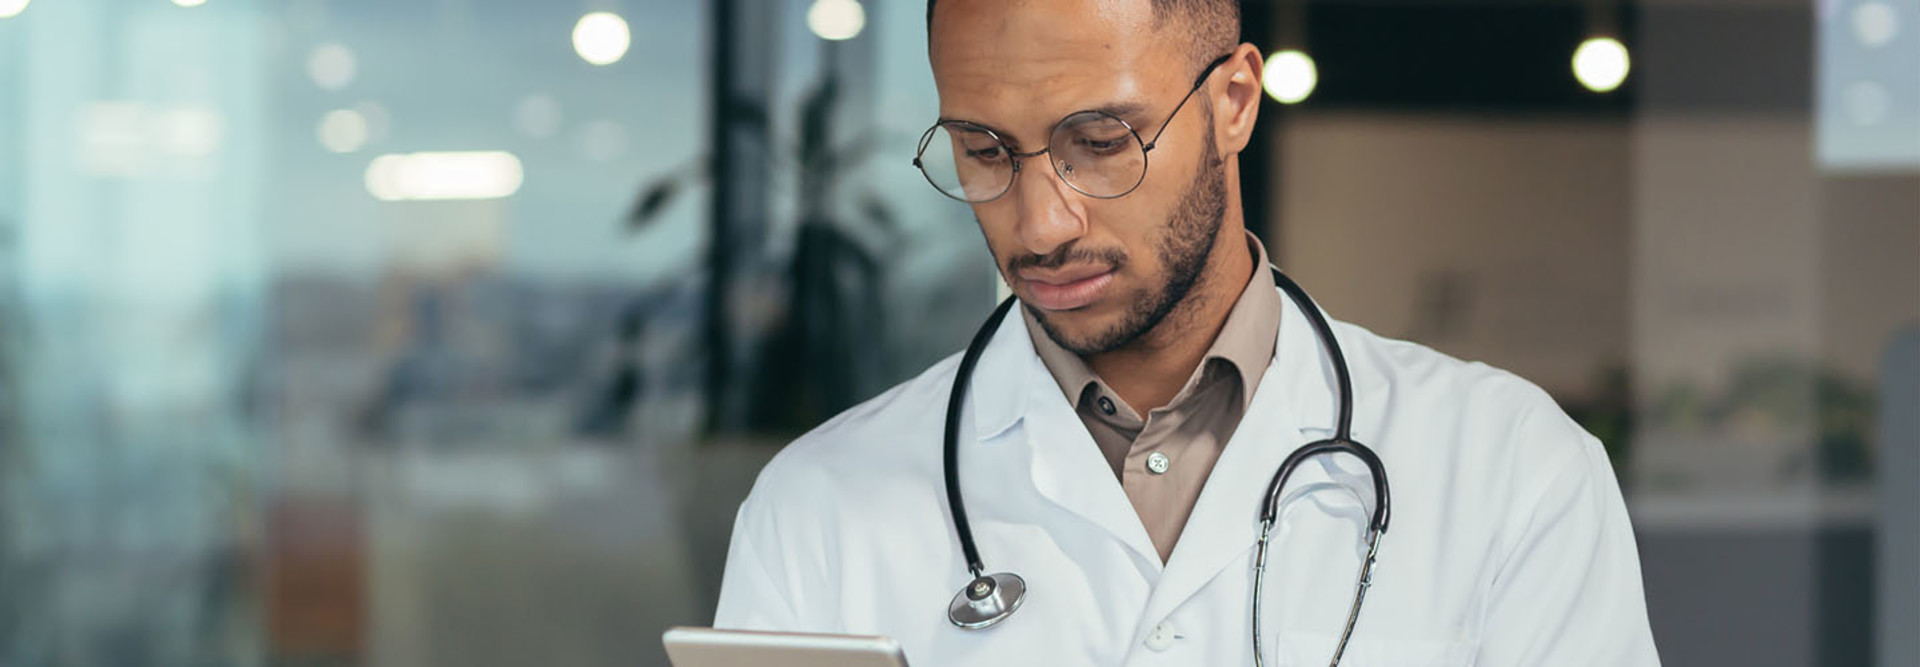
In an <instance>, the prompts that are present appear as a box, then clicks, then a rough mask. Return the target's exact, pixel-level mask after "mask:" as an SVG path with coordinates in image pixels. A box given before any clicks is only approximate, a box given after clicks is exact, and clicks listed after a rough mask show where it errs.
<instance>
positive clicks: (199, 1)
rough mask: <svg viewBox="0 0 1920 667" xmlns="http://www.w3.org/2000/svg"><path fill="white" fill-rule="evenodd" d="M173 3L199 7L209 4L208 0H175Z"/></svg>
mask: <svg viewBox="0 0 1920 667" xmlns="http://www.w3.org/2000/svg"><path fill="white" fill-rule="evenodd" d="M173 4H176V5H179V6H181V7H199V6H200V5H204V4H207V0H173Z"/></svg>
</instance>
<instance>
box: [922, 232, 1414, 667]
mask: <svg viewBox="0 0 1920 667" xmlns="http://www.w3.org/2000/svg"><path fill="white" fill-rule="evenodd" d="M1268 268H1269V269H1270V270H1271V271H1272V273H1273V280H1274V284H1276V285H1278V286H1279V287H1280V289H1282V290H1284V291H1285V292H1286V293H1287V295H1288V296H1289V297H1290V298H1292V299H1293V301H1294V302H1295V303H1296V304H1298V305H1299V307H1300V310H1301V312H1303V313H1305V314H1306V316H1307V321H1308V323H1309V324H1310V325H1311V326H1312V327H1313V330H1314V334H1315V336H1316V337H1317V338H1319V340H1320V342H1321V347H1323V348H1324V349H1325V350H1326V353H1327V356H1328V358H1329V360H1330V361H1332V362H1333V364H1332V365H1333V371H1334V379H1335V384H1336V385H1337V391H1338V392H1339V396H1340V400H1339V402H1338V403H1339V411H1338V417H1337V419H1336V421H1335V427H1334V434H1333V437H1332V438H1328V439H1325V440H1319V441H1315V442H1311V443H1308V444H1306V445H1302V446H1300V447H1298V448H1296V449H1295V450H1294V451H1293V452H1291V453H1290V454H1288V455H1287V458H1286V459H1285V460H1284V461H1282V462H1281V464H1280V468H1279V469H1278V470H1276V471H1275V472H1274V475H1273V480H1272V481H1271V482H1270V483H1268V485H1267V492H1266V494H1265V495H1264V496H1262V498H1261V501H1262V502H1261V506H1260V514H1259V525H1260V537H1259V542H1258V547H1257V550H1256V552H1255V556H1254V580H1253V586H1254V589H1253V610H1252V616H1253V618H1252V621H1253V659H1254V664H1255V665H1256V667H1258V666H1260V665H1263V664H1264V663H1265V660H1264V658H1263V656H1262V654H1261V652H1262V647H1261V641H1260V628H1261V627H1262V623H1261V613H1260V601H1261V598H1262V597H1263V596H1262V592H1263V590H1264V586H1265V580H1266V573H1267V554H1268V543H1269V542H1270V540H1271V538H1272V533H1273V527H1274V524H1275V523H1276V522H1277V520H1278V517H1279V501H1280V494H1281V492H1282V491H1284V489H1285V487H1286V484H1287V481H1288V480H1289V479H1290V478H1292V476H1293V472H1294V471H1295V470H1296V469H1298V468H1299V466H1300V464H1301V463H1303V462H1305V461H1306V460H1307V459H1309V458H1312V457H1315V456H1321V455H1327V454H1349V455H1352V456H1354V457H1356V458H1359V459H1360V460H1361V462H1362V463H1364V464H1366V466H1367V470H1368V472H1369V473H1370V476H1371V477H1372V478H1373V491H1374V499H1375V502H1374V509H1373V513H1372V515H1371V516H1370V517H1368V521H1367V534H1366V538H1367V556H1366V560H1365V561H1364V562H1362V563H1361V566H1360V576H1359V581H1358V582H1357V583H1356V584H1355V590H1354V597H1353V605H1352V607H1351V608H1350V609H1349V610H1348V612H1347V619H1346V624H1345V627H1344V629H1343V631H1342V632H1341V635H1340V642H1339V644H1338V645H1337V646H1336V647H1335V648H1334V654H1333V660H1332V662H1331V663H1330V664H1331V665H1338V664H1339V663H1340V658H1341V656H1342V655H1344V654H1345V653H1346V649H1347V643H1348V641H1349V640H1350V639H1351V638H1352V637H1353V630H1354V626H1355V624H1356V623H1357V622H1358V621H1359V618H1360V609H1361V607H1362V606H1363V604H1364V602H1365V600H1366V595H1367V590H1368V589H1369V588H1371V587H1372V585H1373V567H1374V563H1375V562H1376V560H1377V558H1378V555H1379V551H1380V538H1381V537H1382V536H1383V535H1384V534H1385V533H1386V531H1387V523H1388V521H1389V520H1390V519H1391V518H1392V509H1391V508H1392V501H1391V496H1390V494H1389V486H1388V484H1387V473H1386V466H1385V465H1384V464H1383V463H1382V462H1381V460H1380V457H1379V455H1377V454H1375V453H1374V451H1373V450H1372V449H1369V448H1368V447H1367V446H1366V445H1362V444H1360V443H1359V442H1356V441H1354V440H1353V378H1352V374H1351V372H1350V371H1349V369H1348V368H1347V359H1346V355H1345V354H1343V353H1342V352H1341V349H1340V342H1339V340H1337V339H1336V338H1335V337H1334V334H1333V327H1332V326H1331V325H1330V324H1328V322H1327V318H1326V315H1325V314H1323V313H1322V312H1321V311H1320V307H1319V306H1318V305H1317V304H1315V303H1314V301H1313V299H1312V297H1309V296H1308V295H1307V292H1306V290H1305V289H1302V288H1301V287H1300V285H1299V284H1298V283H1295V282H1294V281H1293V279H1292V278H1289V277H1287V275H1286V274H1284V273H1281V272H1280V270H1279V269H1278V268H1274V267H1271V266H1270V267H1268ZM1014 302H1015V298H1014V297H1007V298H1006V299H1005V300H1003V301H1001V302H1000V305H999V306H998V307H996V308H994V310H993V314H992V315H989V316H988V317H987V321H986V322H985V323H984V324H982V325H981V327H980V330H979V331H977V332H975V333H974V335H973V340H971V341H970V342H968V344H967V350H966V352H965V353H964V354H962V355H961V357H960V367H959V369H958V370H957V371H956V375H955V377H954V382H953V392H952V394H951V395H950V396H949V397H948V399H947V415H946V431H945V434H944V436H945V438H944V442H943V451H942V452H941V456H942V464H943V466H944V468H945V470H944V471H943V472H944V478H945V482H946V491H947V507H948V509H949V510H950V512H951V513H952V515H953V526H954V533H955V534H956V535H957V536H958V537H959V540H960V550H961V553H962V555H963V556H965V558H966V561H967V571H968V572H969V573H970V574H971V575H972V576H973V583H972V584H970V585H971V586H976V587H978V586H984V588H981V589H980V590H991V589H992V586H991V582H990V581H989V578H988V577H986V575H985V574H984V573H985V572H986V567H985V566H984V565H983V564H982V562H981V559H980V549H979V547H978V546H976V545H975V543H974V539H973V526H972V524H971V522H969V521H968V520H967V509H966V501H965V499H964V498H963V497H962V496H961V493H960V470H959V469H960V465H959V441H960V414H961V412H962V411H961V409H960V408H961V405H962V404H963V403H964V401H965V400H966V392H967V390H968V388H969V387H970V385H971V384H972V380H973V370H974V367H975V366H976V365H978V363H979V361H980V356H981V354H982V353H983V352H984V351H985V349H986V346H987V343H988V341H989V340H991V339H992V337H993V334H994V332H995V331H998V330H999V328H1000V323H1001V322H1002V321H1004V320H1005V319H1006V316H1007V313H1008V312H1009V311H1011V310H1012V309H1013V305H1014ZM993 576H994V577H1007V576H1011V577H1013V579H1014V580H1018V579H1019V578H1018V577H1017V576H1013V575H1010V574H1000V575H993ZM983 582H987V583H986V584H983ZM1020 585H1021V590H1020V594H1021V595H1022V596H1024V592H1025V588H1024V585H1025V584H1024V582H1020ZM962 595H965V591H963V592H962ZM962 602H963V601H962V600H960V599H959V597H956V602H955V604H956V606H960V605H961V604H962ZM1018 606H1019V600H1018V598H1016V599H1014V600H1013V601H1012V604H1011V605H1010V606H1007V607H1004V611H1001V612H997V613H996V614H994V617H993V618H992V619H991V620H988V621H986V622H984V623H968V624H962V623H961V621H960V620H959V619H957V618H955V619H954V623H955V624H956V625H961V627H965V628H969V629H977V628H984V627H989V626H991V625H993V624H995V623H997V622H998V621H999V620H1000V618H1004V617H1005V615H1007V614H1011V613H1012V612H1013V610H1014V609H1017V608H1018Z"/></svg>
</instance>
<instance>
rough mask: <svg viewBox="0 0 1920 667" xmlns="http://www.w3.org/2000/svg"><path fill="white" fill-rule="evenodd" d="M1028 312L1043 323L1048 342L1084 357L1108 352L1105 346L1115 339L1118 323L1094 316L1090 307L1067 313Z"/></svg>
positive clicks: (1098, 314) (1107, 316)
mask: <svg viewBox="0 0 1920 667" xmlns="http://www.w3.org/2000/svg"><path fill="white" fill-rule="evenodd" d="M1029 310H1030V311H1031V312H1032V313H1033V316H1034V319H1037V320H1039V321H1040V328H1041V329H1042V330H1044V331H1045V332H1046V334H1047V338H1050V339H1052V340H1053V342H1054V344H1056V345H1059V346H1060V347H1062V348H1065V349H1067V350H1068V351H1070V352H1073V353H1075V354H1078V355H1081V356H1087V355H1090V354H1099V353H1101V352H1105V351H1106V350H1105V349H1104V348H1105V347H1106V346H1105V344H1104V343H1105V342H1106V340H1107V339H1110V338H1111V337H1112V335H1113V334H1112V332H1113V328H1114V327H1115V326H1117V325H1118V322H1117V320H1118V319H1119V318H1118V317H1117V316H1115V315H1113V314H1109V313H1101V312H1094V310H1093V308H1091V307H1089V308H1079V309H1074V310H1067V311H1046V310H1040V309H1037V308H1030V309H1029Z"/></svg>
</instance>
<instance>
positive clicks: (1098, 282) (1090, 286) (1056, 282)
mask: <svg viewBox="0 0 1920 667" xmlns="http://www.w3.org/2000/svg"><path fill="white" fill-rule="evenodd" d="M1019 276H1020V282H1022V283H1024V284H1025V286H1026V288H1027V296H1028V302H1029V305H1032V306H1033V307H1035V308H1039V309H1041V310H1073V309H1075V308H1080V307H1082V306H1085V305H1087V304H1090V303H1093V302H1094V301H1098V300H1099V299H1100V296H1101V295H1102V294H1105V293H1106V291H1107V287H1108V286H1110V285H1112V284H1113V269H1111V268H1108V267H1103V266H1093V265H1082V266H1073V267H1065V268H1062V269H1052V270H1042V269H1021V270H1020V272H1019Z"/></svg>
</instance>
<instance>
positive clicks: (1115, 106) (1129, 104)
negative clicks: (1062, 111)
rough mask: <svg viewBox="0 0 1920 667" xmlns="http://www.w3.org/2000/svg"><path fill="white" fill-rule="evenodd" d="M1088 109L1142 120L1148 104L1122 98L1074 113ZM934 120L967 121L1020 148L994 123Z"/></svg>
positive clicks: (952, 119) (948, 118)
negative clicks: (1140, 116)
mask: <svg viewBox="0 0 1920 667" xmlns="http://www.w3.org/2000/svg"><path fill="white" fill-rule="evenodd" d="M1088 111H1098V112H1100V113H1104V114H1107V115H1109V116H1113V117H1115V118H1119V119H1121V120H1129V121H1131V120H1140V119H1139V118H1138V116H1139V115H1140V114H1142V113H1146V111H1147V104H1146V103H1145V102H1142V101H1140V100H1122V101H1119V102H1109V103H1107V104H1103V105H1100V106H1097V107H1092V108H1089V109H1081V110H1079V111H1075V112H1073V114H1077V113H1085V112H1088ZM1073 114H1067V116H1072V115H1073ZM1067 116H1061V118H1066V117H1067ZM934 122H935V123H966V124H968V125H972V126H974V127H978V128H982V129H985V130H987V131H989V132H992V133H994V134H996V135H999V136H1000V140H1001V141H1005V142H1007V143H1008V144H1009V145H1014V147H1015V148H1019V146H1018V145H1016V144H1015V142H1014V140H1013V133H1012V132H1008V131H1006V130H1002V129H1000V128H997V127H994V126H992V125H988V124H986V123H982V122H980V121H977V120H967V119H965V118H954V117H952V116H941V117H939V118H938V119H936V120H935V121H934Z"/></svg>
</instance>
